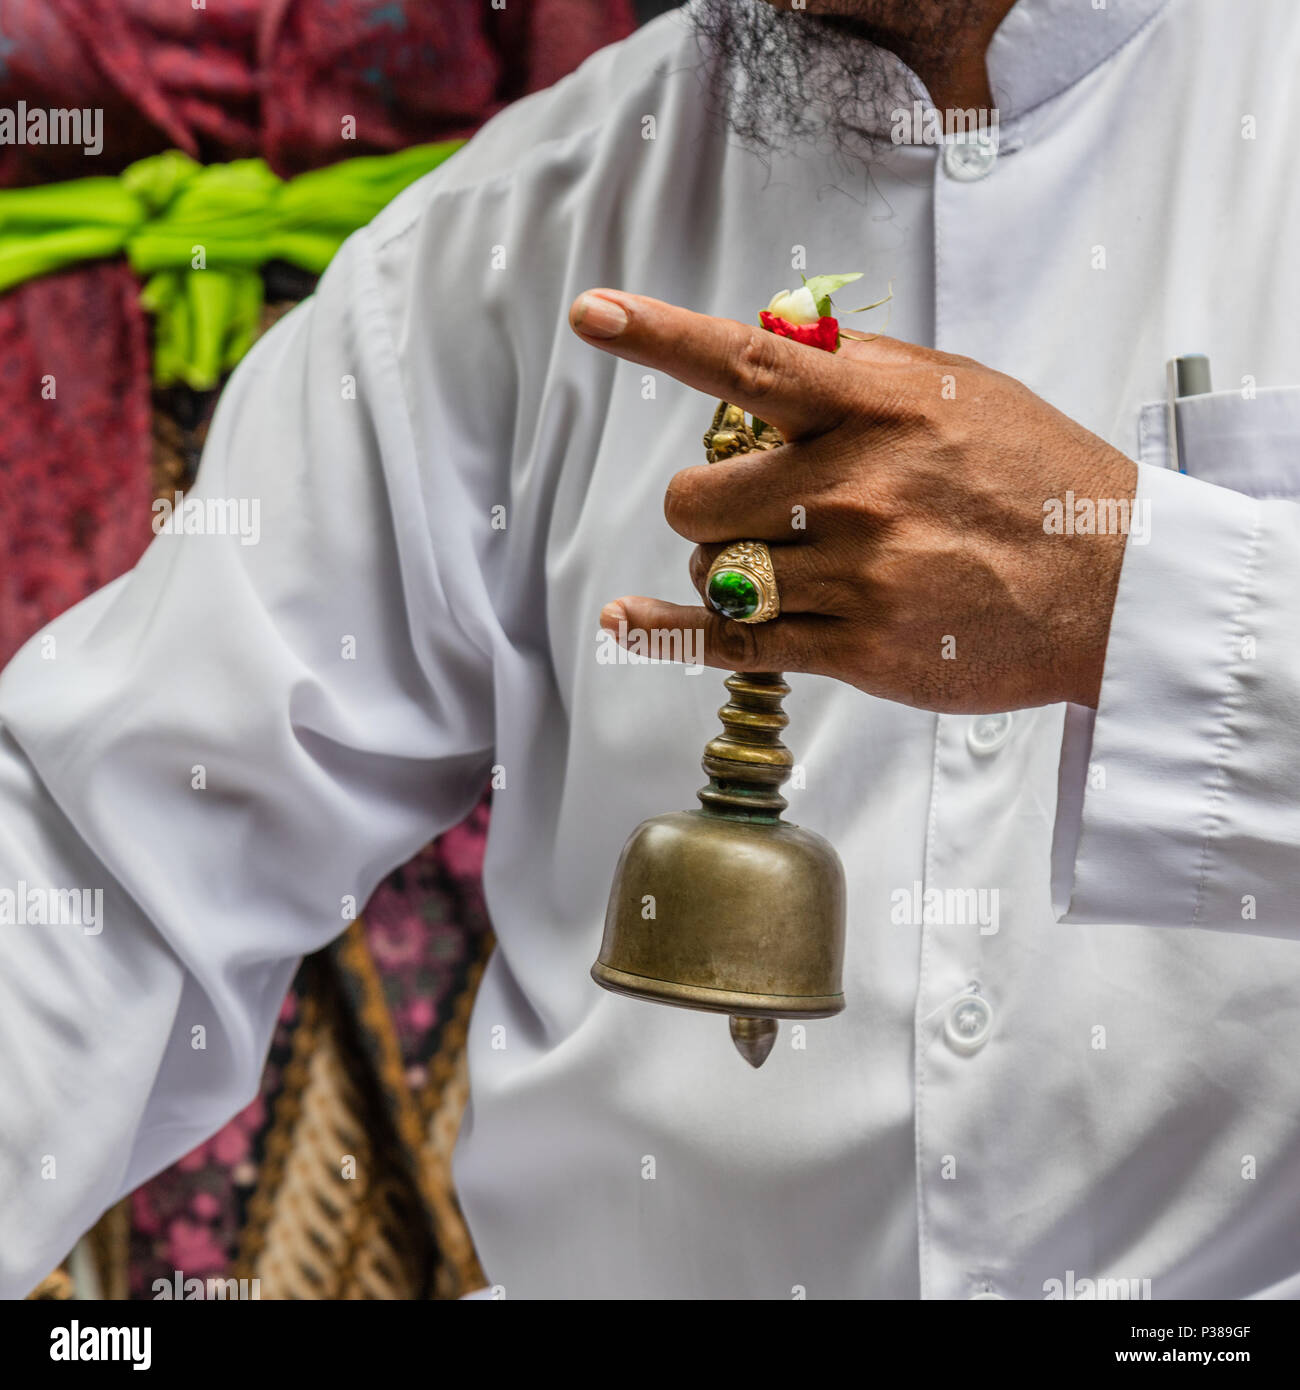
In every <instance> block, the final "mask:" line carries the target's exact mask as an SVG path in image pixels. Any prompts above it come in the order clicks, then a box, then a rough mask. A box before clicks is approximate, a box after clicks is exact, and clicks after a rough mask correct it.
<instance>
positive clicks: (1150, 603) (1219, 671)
mask: <svg viewBox="0 0 1300 1390" xmlns="http://www.w3.org/2000/svg"><path fill="white" fill-rule="evenodd" d="M1136 507H1137V508H1138V510H1135V512H1134V517H1135V519H1137V520H1141V519H1143V518H1142V512H1143V511H1146V520H1147V521H1148V523H1149V534H1148V535H1147V536H1146V537H1145V538H1144V537H1143V536H1142V535H1141V534H1140V532H1139V530H1138V529H1137V528H1136V527H1134V528H1132V529H1131V530H1130V534H1129V538H1128V543H1127V546H1126V549H1125V553H1124V562H1123V567H1122V569H1121V572H1120V582H1119V589H1118V592H1117V594H1116V599H1115V611H1114V614H1113V616H1112V618H1111V627H1110V639H1109V643H1108V645H1107V650H1106V666H1105V672H1104V674H1103V677H1102V685H1101V698H1100V700H1099V701H1098V705H1097V710H1096V713H1095V716H1094V715H1093V712H1092V711H1090V710H1085V709H1081V708H1079V707H1077V706H1073V705H1071V706H1069V707H1068V709H1067V712H1066V720H1065V732H1064V736H1063V739H1062V744H1061V761H1060V778H1059V793H1058V799H1057V815H1056V826H1055V834H1054V838H1053V844H1052V898H1053V907H1054V909H1055V913H1056V916H1057V918H1058V920H1060V921H1064V922H1072V923H1073V922H1077V923H1085V922H1088V923H1091V922H1096V923H1106V922H1136V923H1141V924H1143V925H1151V926H1194V925H1200V924H1201V923H1200V921H1199V920H1198V919H1199V917H1200V907H1201V901H1202V897H1203V893H1204V881H1205V875H1206V871H1207V864H1208V853H1209V847H1210V841H1211V838H1212V835H1213V832H1214V827H1215V825H1216V823H1217V821H1218V819H1219V818H1220V815H1221V809H1220V806H1219V803H1220V801H1221V800H1222V797H1223V769H1224V767H1225V764H1226V762H1227V760H1228V759H1230V757H1231V754H1232V748H1233V745H1234V743H1235V742H1236V740H1237V739H1238V737H1239V732H1238V730H1237V728H1236V727H1235V725H1234V714H1235V711H1236V710H1237V708H1238V706H1239V704H1240V702H1241V700H1242V698H1243V691H1242V683H1243V671H1242V664H1243V662H1244V661H1245V660H1246V656H1247V653H1246V650H1245V641H1246V638H1247V620H1248V615H1249V613H1250V612H1251V610H1252V608H1253V607H1254V604H1255V602H1256V597H1257V596H1256V587H1255V586H1256V565H1255V561H1256V552H1257V549H1258V544H1259V530H1260V512H1259V503H1258V502H1257V501H1256V500H1255V499H1253V498H1250V497H1246V496H1245V495H1243V494H1242V493H1238V492H1233V491H1230V490H1229V489H1227V488H1221V487H1214V486H1211V485H1209V484H1207V483H1203V482H1200V481H1198V480H1197V479H1195V478H1189V477H1187V476H1186V475H1185V474H1179V473H1174V472H1170V471H1168V470H1166V469H1161V468H1151V467H1146V466H1143V465H1139V468H1138V486H1137V495H1136Z"/></svg>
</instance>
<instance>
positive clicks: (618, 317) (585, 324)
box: [573, 294, 627, 338]
mask: <svg viewBox="0 0 1300 1390" xmlns="http://www.w3.org/2000/svg"><path fill="white" fill-rule="evenodd" d="M573 326H574V327H575V328H576V329H577V330H578V331H579V332H580V333H583V334H585V335H586V337H588V338H617V337H618V335H619V334H620V333H621V332H622V331H623V330H624V329H625V328H626V327H627V314H626V313H624V311H623V308H622V306H621V305H618V304H615V303H614V301H613V300H612V299H604V298H602V297H601V296H600V295H598V294H584V295H579V297H578V302H577V304H576V305H574V310H573Z"/></svg>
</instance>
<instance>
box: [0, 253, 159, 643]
mask: <svg viewBox="0 0 1300 1390" xmlns="http://www.w3.org/2000/svg"><path fill="white" fill-rule="evenodd" d="M138 294H139V287H138V285H137V283H136V279H135V276H134V275H132V274H131V272H130V270H129V269H128V268H127V267H126V265H125V264H114V265H101V266H93V267H88V268H82V269H77V270H68V271H64V272H62V273H61V274H59V275H51V276H48V277H47V278H45V279H43V280H35V281H33V282H32V283H31V284H29V285H24V286H23V287H22V288H21V289H20V290H18V291H16V292H14V293H11V294H7V295H0V405H2V406H3V408H0V536H3V537H4V548H5V556H4V561H3V563H2V564H0V665H3V664H4V663H5V662H7V661H8V660H9V658H10V657H11V656H12V655H13V654H14V652H15V651H17V649H18V647H19V646H20V645H21V644H22V642H23V641H25V640H26V639H27V637H29V636H30V635H31V634H32V633H33V632H35V631H36V630H37V629H38V628H40V627H42V626H44V624H45V623H47V622H49V620H50V619H51V618H53V617H55V616H57V615H58V614H59V613H61V612H62V611H63V610H64V609H65V608H68V607H70V606H71V605H72V604H74V603H76V602H78V601H79V600H80V599H83V598H85V596H86V595H87V594H90V593H93V592H94V591H95V590H96V589H98V588H100V587H101V586H103V585H104V584H107V583H108V581H109V580H110V579H114V578H116V577H117V576H118V575H119V574H122V573H123V572H124V571H125V570H128V569H130V568H131V566H132V565H134V564H135V562H136V560H137V559H138V558H139V556H140V552H141V551H142V550H143V549H144V546H145V544H146V542H147V541H149V540H151V539H152V533H151V531H150V529H149V497H150V486H149V438H150V396H149V344H148V339H147V334H146V331H145V324H144V319H143V316H142V315H141V313H140V309H139V307H138V305H137V303H136V299H137V296H138Z"/></svg>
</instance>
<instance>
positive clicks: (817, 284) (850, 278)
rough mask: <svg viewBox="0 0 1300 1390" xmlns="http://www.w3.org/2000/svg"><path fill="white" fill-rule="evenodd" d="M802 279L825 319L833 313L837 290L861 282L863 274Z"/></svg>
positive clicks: (814, 276) (813, 276)
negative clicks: (832, 299) (832, 302)
mask: <svg viewBox="0 0 1300 1390" xmlns="http://www.w3.org/2000/svg"><path fill="white" fill-rule="evenodd" d="M802 279H803V282H804V285H805V286H806V287H807V288H808V289H809V290H811V291H812V297H813V299H814V301H815V302H816V304H817V312H818V313H819V314H821V315H822V316H823V317H825V316H826V315H827V314H829V313H830V311H831V295H833V294H834V293H835V292H836V290H841V289H843V288H844V286H845V285H851V284H852V283H853V282H854V281H855V280H861V279H862V272H861V271H860V270H859V271H855V272H854V273H853V274H852V275H805V276H803V277H802Z"/></svg>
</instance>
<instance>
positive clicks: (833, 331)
mask: <svg viewBox="0 0 1300 1390" xmlns="http://www.w3.org/2000/svg"><path fill="white" fill-rule="evenodd" d="M758 321H759V323H761V324H762V325H763V327H764V328H766V329H767V331H768V332H769V333H775V334H776V336H777V337H778V338H792V339H793V340H794V341H795V342H796V343H807V344H808V346H809V347H815V348H821V349H822V350H823V351H825V352H834V351H835V349H836V348H837V347H839V345H840V324H839V320H838V319H833V318H831V316H830V315H829V314H823V315H822V317H821V318H819V319H818V320H817V322H816V323H791V322H790V320H789V319H782V318H778V317H777V316H776V315H775V314H769V313H768V311H767V310H766V309H763V310H760V312H759V315H758Z"/></svg>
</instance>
